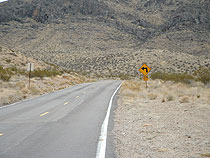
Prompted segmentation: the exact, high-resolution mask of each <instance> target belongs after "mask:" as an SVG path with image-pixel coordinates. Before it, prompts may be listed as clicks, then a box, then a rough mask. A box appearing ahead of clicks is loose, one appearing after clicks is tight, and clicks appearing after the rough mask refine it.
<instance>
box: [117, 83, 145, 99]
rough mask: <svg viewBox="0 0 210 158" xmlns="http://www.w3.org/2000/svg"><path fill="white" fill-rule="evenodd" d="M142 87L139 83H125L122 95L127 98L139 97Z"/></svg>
mask: <svg viewBox="0 0 210 158" xmlns="http://www.w3.org/2000/svg"><path fill="white" fill-rule="evenodd" d="M140 85H141V84H140V82H137V81H124V82H123V85H122V88H121V93H122V94H123V95H124V96H127V97H138V95H139V91H140Z"/></svg>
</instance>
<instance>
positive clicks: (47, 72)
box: [31, 69, 61, 78]
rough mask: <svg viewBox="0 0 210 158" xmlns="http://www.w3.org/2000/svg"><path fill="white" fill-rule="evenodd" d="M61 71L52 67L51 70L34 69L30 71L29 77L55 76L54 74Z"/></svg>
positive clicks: (58, 73)
mask: <svg viewBox="0 0 210 158" xmlns="http://www.w3.org/2000/svg"><path fill="white" fill-rule="evenodd" d="M60 74H61V72H60V71H58V70H56V69H52V70H40V69H38V70H35V71H33V72H31V77H40V78H43V77H52V76H56V75H60Z"/></svg>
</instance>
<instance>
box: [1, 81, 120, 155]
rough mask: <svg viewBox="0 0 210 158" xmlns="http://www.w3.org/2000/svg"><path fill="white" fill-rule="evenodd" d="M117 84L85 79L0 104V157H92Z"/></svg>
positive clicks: (116, 82) (118, 82)
mask: <svg viewBox="0 0 210 158" xmlns="http://www.w3.org/2000/svg"><path fill="white" fill-rule="evenodd" d="M120 84H121V81H114V80H108V81H100V82H94V83H85V84H80V85H76V86H72V87H70V88H67V89H64V90H62V91H57V92H54V93H50V94H47V95H43V96H40V97H38V98H35V99H31V100H27V101H24V102H21V103H17V104H13V105H11V106H6V107H3V108H0V158H95V157H96V151H97V145H98V142H99V141H100V140H99V137H100V132H101V126H102V124H103V121H104V118H105V116H106V112H107V109H108V106H109V103H110V99H111V97H112V95H113V93H114V92H115V91H116V89H117V88H118V87H119V85H120ZM108 142H109V141H108ZM108 149H109V147H108ZM110 151H113V150H110V149H109V150H108V151H107V152H110ZM106 155H108V156H106V157H109V158H110V157H113V154H112V153H107V154H106Z"/></svg>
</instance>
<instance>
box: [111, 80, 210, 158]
mask: <svg viewBox="0 0 210 158" xmlns="http://www.w3.org/2000/svg"><path fill="white" fill-rule="evenodd" d="M113 133H114V142H115V147H116V157H119V158H199V157H210V89H209V88H207V87H206V86H205V85H203V84H201V83H194V84H192V85H184V84H181V83H179V84H175V83H172V82H161V81H151V82H150V83H149V89H147V90H145V86H144V83H143V82H135V81H126V82H124V83H123V86H122V88H121V90H120V99H119V100H118V108H117V109H116V111H115V123H114V129H113Z"/></svg>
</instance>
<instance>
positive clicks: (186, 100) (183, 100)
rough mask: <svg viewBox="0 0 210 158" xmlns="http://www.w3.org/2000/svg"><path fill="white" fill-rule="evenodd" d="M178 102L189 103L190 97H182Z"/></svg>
mask: <svg viewBox="0 0 210 158" xmlns="http://www.w3.org/2000/svg"><path fill="white" fill-rule="evenodd" d="M179 102H180V103H189V102H190V98H189V97H187V96H186V97H182V98H180V99H179Z"/></svg>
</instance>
